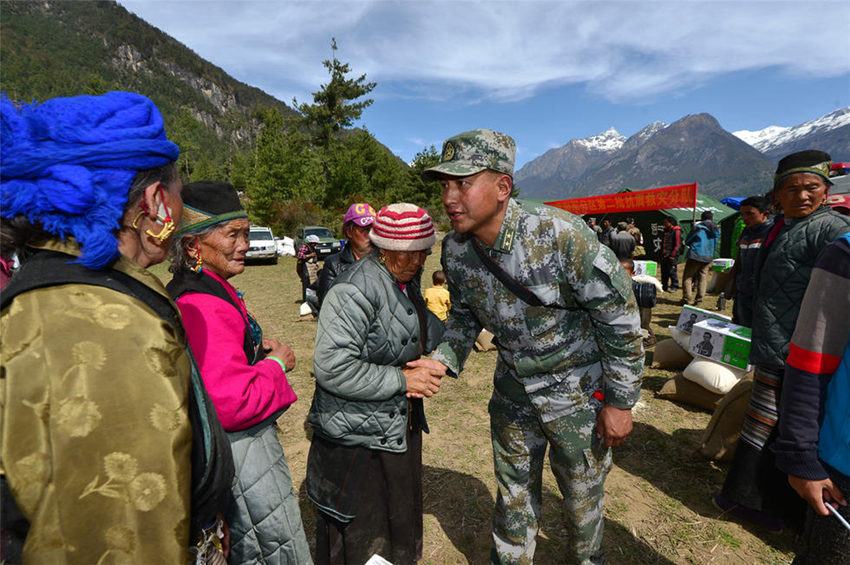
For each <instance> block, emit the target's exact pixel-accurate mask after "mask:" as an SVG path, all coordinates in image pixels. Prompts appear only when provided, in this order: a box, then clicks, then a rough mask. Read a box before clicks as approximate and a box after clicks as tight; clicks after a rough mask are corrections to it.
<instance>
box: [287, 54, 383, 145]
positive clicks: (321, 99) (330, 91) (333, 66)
mask: <svg viewBox="0 0 850 565" xmlns="http://www.w3.org/2000/svg"><path fill="white" fill-rule="evenodd" d="M331 49H332V50H333V55H332V58H331V59H330V60H328V59H326V60H324V61H322V65H324V66H325V68H326V69H327V70H328V73H329V74H330V75H331V80H330V82H328V83H327V84H323V85H321V88H320V90H319V91H318V92H314V93H313V104H307V103H301V104H299V103H298V100H296V99H295V98H293V99H292V104H293V106H295V108H297V109H298V111H299V112H301V115H302V122H303V123H304V124H305V125H306V126H307V127H308V128H309V130H310V132H311V135H312V136H313V143H315V144H316V145H318V146H319V147H322V148H323V149H324V150H325V151H328V150H330V146H331V142H332V139H333V136H334V134H336V133H337V132H338V131H340V129H341V128H347V127H351V126H352V125H354V121H355V120H358V119H360V116H361V115H362V114H363V110H364V109H365V108H367V107H368V106H369V105H371V104H372V102H374V100H372V99H371V98H367V99H365V100H360V101H357V100H358V99H359V98H362V97H363V96H366V95H367V94H369V93H370V92H371V91H372V89H373V88H375V86H376V83H374V82H367V81H366V75H365V74H362V75H360V76H359V77H358V78H356V79H353V78H348V74H349V73H350V72H351V67H350V66H349V65H348V63H342V62H340V61H339V60H338V59H337V58H336V52H337V50H338V47H337V45H336V38H332V39H331Z"/></svg>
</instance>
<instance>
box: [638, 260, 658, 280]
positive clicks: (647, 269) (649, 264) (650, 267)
mask: <svg viewBox="0 0 850 565" xmlns="http://www.w3.org/2000/svg"><path fill="white" fill-rule="evenodd" d="M635 274H636V275H649V276H651V277H657V276H658V263H656V262H655V261H635Z"/></svg>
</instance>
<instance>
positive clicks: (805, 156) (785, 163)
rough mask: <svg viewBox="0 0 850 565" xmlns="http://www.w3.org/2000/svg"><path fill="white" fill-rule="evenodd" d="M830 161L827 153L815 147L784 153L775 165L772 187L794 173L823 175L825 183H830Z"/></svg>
mask: <svg viewBox="0 0 850 565" xmlns="http://www.w3.org/2000/svg"><path fill="white" fill-rule="evenodd" d="M831 161H832V157H830V156H829V153H824V152H823V151H818V150H816V149H807V150H805V151H798V152H796V153H791V154H790V155H786V156H785V157H783V158H782V159H781V160H780V161H779V164H778V165H777V166H776V175H774V177H773V187H774V188H776V187H777V186H779V184H780V183H781V182H782V181H784V180H785V179H786V178H788V177H789V176H791V175H793V174H795V173H812V174H815V175H818V176H820V177H823V180H824V181H826V183H827V184H832V183H831V182H830V180H829V170H830V167H831V165H832V163H831Z"/></svg>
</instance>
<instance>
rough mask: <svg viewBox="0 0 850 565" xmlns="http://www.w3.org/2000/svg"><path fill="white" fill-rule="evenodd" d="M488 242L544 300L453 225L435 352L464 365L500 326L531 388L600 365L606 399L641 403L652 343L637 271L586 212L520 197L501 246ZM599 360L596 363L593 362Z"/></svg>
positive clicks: (510, 361) (516, 370) (504, 347)
mask: <svg viewBox="0 0 850 565" xmlns="http://www.w3.org/2000/svg"><path fill="white" fill-rule="evenodd" d="M479 243H480V242H479ZM481 248H482V249H483V250H484V252H485V253H487V254H488V255H489V256H490V257H491V258H492V259H493V260H494V261H495V262H496V263H497V264H498V265H500V266H501V267H502V269H504V270H505V271H507V272H508V273H509V274H510V275H511V276H512V277H513V278H514V279H516V280H517V281H519V282H520V283H522V284H523V285H524V286H525V287H526V288H528V289H529V290H530V291H532V292H533V293H534V294H535V295H536V296H537V297H538V298H539V299H540V300H541V301H542V302H543V304H544V306H531V305H529V304H526V303H525V302H523V301H522V300H521V299H519V298H518V297H517V296H516V295H514V293H513V292H511V291H510V290H509V289H508V288H507V287H506V286H505V285H504V284H502V282H501V281H499V280H498V279H497V278H496V277H495V276H494V275H492V274H491V273H490V271H488V270H487V267H486V266H485V265H484V264H483V263H482V262H481V259H479V257H478V255H477V254H476V252H475V249H474V248H473V241H472V237H471V236H465V235H462V234H458V233H456V232H450V233H449V234H448V235H447V236H446V237H445V239H444V240H443V255H442V264H443V271H444V272H445V274H446V278H447V281H448V287H449V291H450V292H451V299H452V312H451V315H450V316H449V319H448V321H447V327H446V332H445V334H443V341H442V343H441V344H440V345H439V346H438V347H437V350H436V351H435V354H434V358H435V359H437V360H438V361H441V362H442V363H444V364H446V365H447V366H448V367H449V369H450V370H451V371H453V372H454V373H455V374H456V375H457V374H459V373H460V371H461V369H462V368H463V364H464V362H465V360H466V357H467V355H468V354H469V351H470V348H471V347H472V345H473V343H474V342H475V338H476V337H477V335H478V333H479V332H480V331H481V329H482V327H485V328H487V329H488V330H490V331H491V332H492V333H493V334H494V335H495V336H496V340H497V342H498V346H499V363H500V364H502V365H503V366H505V367H507V369H508V370H509V372H510V373H511V374H512V376H514V378H515V379H517V381H518V382H519V383H520V384H522V385H523V387H524V388H525V391H526V392H527V393H529V394H532V393H538V392H539V391H542V390H544V389H546V388H548V387H550V386H551V385H553V384H555V383H560V382H561V381H563V380H564V379H565V378H569V375H570V373H579V374H591V373H595V374H597V375H598V374H600V373H601V377H602V378H601V383H600V382H596V383H592V386H593V387H594V388H596V389H601V390H602V392H603V394H604V395H605V402H606V403H607V404H611V405H613V406H616V407H618V408H630V407H631V406H632V405H634V403H635V402H637V399H638V397H639V396H640V378H641V373H642V370H643V347H642V345H641V333H640V319H639V316H638V309H637V305H636V304H635V299H634V294H633V292H632V287H631V281H630V280H629V277H628V274H627V273H626V271H625V270H624V269H623V268H622V267H621V266H620V264H619V263H618V262H617V259H616V258H615V257H614V254H613V253H612V252H611V250H610V249H608V248H607V247H605V246H604V245H601V244H600V243H599V241H598V240H597V238H596V234H595V233H594V232H593V231H592V230H591V229H590V228H588V227H587V226H586V225H585V224H584V222H583V221H582V220H581V218H579V217H577V216H574V215H572V214H570V213H568V212H564V211H561V210H556V209H554V208H550V207H546V206H543V205H536V204H530V203H525V202H523V203H518V202H517V201H515V200H513V199H511V200H510V201H509V203H508V208H507V211H506V214H505V219H504V222H503V224H502V228H501V231H500V232H499V235H498V237H497V238H496V241H495V243H494V245H493V247H492V248H489V247H487V246H486V245H484V244H481ZM594 365H596V366H597V370H595V371H588V370H587V369H588V367H591V366H594ZM598 368H601V370H598ZM597 380H598V379H597ZM582 388H583V387H582ZM575 392H576V394H578V393H580V390H579V389H578V387H577V390H576V391H575Z"/></svg>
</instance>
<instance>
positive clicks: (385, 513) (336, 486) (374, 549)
mask: <svg viewBox="0 0 850 565" xmlns="http://www.w3.org/2000/svg"><path fill="white" fill-rule="evenodd" d="M307 492H308V494H309V496H310V499H311V500H312V501H313V503H314V504H316V507H317V509H318V512H317V514H318V516H317V520H316V559H315V562H316V564H317V565H324V564H327V565H331V564H333V565H338V564H351V565H361V564H362V563H365V562H366V561H367V560H368V559H369V558H370V557H371V556H372V555H373V554H376V553H377V554H378V555H380V556H381V557H383V558H384V559H387V560H388V561H390V562H391V563H393V564H394V565H405V564H408V563H416V562H417V561H418V560H419V559H420V558H421V557H422V431H421V430H420V429H419V427H418V426H413V429H408V432H407V451H406V452H405V453H391V452H389V451H378V450H373V449H368V448H365V447H346V446H343V445H338V444H335V443H332V442H330V441H327V440H325V439H322V438H320V437H319V436H317V435H314V436H313V442H312V444H311V446H310V455H309V457H308V461H307Z"/></svg>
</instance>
